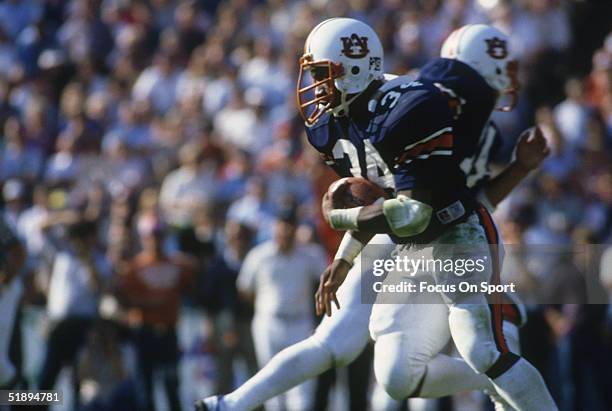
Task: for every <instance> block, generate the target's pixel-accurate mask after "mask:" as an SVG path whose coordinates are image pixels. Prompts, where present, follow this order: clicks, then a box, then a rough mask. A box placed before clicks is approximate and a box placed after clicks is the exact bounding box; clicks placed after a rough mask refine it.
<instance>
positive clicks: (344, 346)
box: [201, 19, 545, 410]
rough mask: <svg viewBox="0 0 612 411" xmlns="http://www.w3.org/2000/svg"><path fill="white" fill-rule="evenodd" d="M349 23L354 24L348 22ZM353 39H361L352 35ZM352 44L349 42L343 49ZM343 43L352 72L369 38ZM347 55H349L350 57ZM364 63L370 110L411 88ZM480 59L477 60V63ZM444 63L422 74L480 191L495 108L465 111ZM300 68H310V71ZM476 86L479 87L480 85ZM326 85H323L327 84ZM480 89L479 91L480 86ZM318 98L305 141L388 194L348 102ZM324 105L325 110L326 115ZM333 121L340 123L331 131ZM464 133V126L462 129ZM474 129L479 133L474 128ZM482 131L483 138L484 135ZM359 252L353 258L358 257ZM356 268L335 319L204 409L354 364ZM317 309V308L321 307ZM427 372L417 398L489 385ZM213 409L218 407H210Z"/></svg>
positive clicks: (466, 375) (251, 399)
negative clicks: (440, 95)
mask: <svg viewBox="0 0 612 411" xmlns="http://www.w3.org/2000/svg"><path fill="white" fill-rule="evenodd" d="M341 20H347V19H341ZM331 21H332V22H333V21H334V20H333V19H332V20H331ZM352 21H353V22H354V20H352ZM327 22H330V21H327ZM327 22H326V23H327ZM322 25H323V24H322ZM366 27H367V26H366ZM318 28H320V26H319V27H317V28H315V30H313V33H315V32H316V31H317V29H318ZM356 33H359V32H358V31H357V32H356ZM367 34H368V35H369V38H370V39H375V40H377V39H376V38H375V34H373V32H371V30H370V31H368V33H367ZM312 35H313V34H311V36H312ZM362 37H368V36H362ZM351 38H352V40H351V41H350V42H349V40H350V39H351ZM450 40H451V38H449V41H450ZM341 41H342V42H343V48H344V42H346V45H347V48H352V49H351V51H349V52H347V53H344V62H343V64H344V66H345V67H350V66H351V63H353V62H354V61H355V58H356V57H355V56H354V55H355V54H360V53H361V51H360V50H359V47H360V45H364V44H363V42H364V41H365V42H366V44H365V47H366V48H367V47H368V46H367V41H368V39H367V38H366V40H362V39H360V38H359V39H355V38H354V37H353V36H348V37H347V39H342V40H341ZM360 41H361V44H360ZM447 43H448V42H447ZM348 55H352V57H351V56H348ZM443 56H444V50H443ZM365 57H367V58H366V61H367V65H366V67H365V68H364V70H368V72H369V73H374V75H372V74H370V75H369V77H370V78H366V80H365V81H367V82H368V83H372V82H375V84H376V85H377V86H378V88H376V89H375V90H376V91H375V92H374V93H368V97H369V98H370V101H369V103H371V104H370V105H369V107H368V109H372V110H376V105H377V104H379V103H384V102H385V101H388V99H392V98H393V96H394V95H395V94H389V95H387V94H388V92H390V91H393V89H394V88H397V87H399V89H404V88H405V85H406V84H408V83H409V82H410V81H409V80H407V79H406V78H405V77H404V78H397V79H394V80H391V81H387V82H385V83H384V84H383V78H382V50H380V53H379V54H377V53H373V54H372V55H369V56H362V57H361V58H362V59H363V58H365ZM479 58H483V57H482V56H480V57H479ZM485 58H486V56H485ZM303 63H307V61H303ZM443 63H444V64H446V66H444V64H442V66H440V62H438V64H433V63H432V64H431V65H429V66H428V67H425V68H424V70H423V72H422V76H424V77H425V76H427V75H431V76H433V75H434V74H435V75H436V76H438V78H437V79H436V80H438V81H437V87H438V88H444V89H445V90H444V92H445V96H446V99H447V102H450V103H452V105H453V106H454V108H455V115H454V116H453V117H456V118H454V119H453V122H454V127H456V128H462V129H464V131H463V133H465V134H469V135H473V136H475V137H476V138H474V137H471V140H469V145H472V146H473V147H472V149H471V150H469V151H466V152H464V156H465V159H464V161H463V163H462V165H463V166H464V168H465V171H466V173H468V177H469V181H470V183H471V184H473V185H477V186H481V184H480V183H482V182H484V181H486V180H487V178H488V167H487V163H488V155H489V152H490V150H491V148H492V147H493V144H492V143H493V138H494V137H495V135H496V133H495V129H494V128H493V127H492V126H491V125H490V124H488V123H487V121H488V118H489V115H490V113H491V111H492V108H493V107H492V106H488V105H487V106H485V107H478V108H474V109H471V107H470V106H471V105H472V104H474V105H478V104H480V103H481V100H479V99H476V100H474V99H473V98H469V99H467V100H466V99H465V98H459V97H458V96H459V95H461V96H462V97H463V94H464V93H463V92H464V91H465V89H460V90H457V91H461V92H462V93H461V94H459V93H455V92H453V89H454V88H456V86H455V85H456V84H458V85H459V86H460V85H461V84H462V82H461V81H456V82H454V81H455V80H457V79H458V77H460V76H462V75H464V72H465V70H464V71H459V72H457V70H453V69H454V68H455V67H453V66H452V65H449V64H448V63H449V62H443ZM326 64H327V68H326V67H324V66H323V65H315V66H312V67H311V68H312V70H313V74H314V77H315V78H316V77H317V76H318V75H319V74H318V73H317V70H319V71H324V72H328V71H329V72H331V70H334V67H333V66H331V64H330V63H326ZM462 64H463V63H462ZM462 64H460V65H459V66H460V68H462V67H461V65H462ZM306 66H307V67H308V65H306ZM443 67H446V69H445V70H442V68H443ZM360 70H361V68H360ZM469 70H470V69H469V68H468V74H469V75H471V76H472V77H471V78H474V77H478V73H476V76H474V70H473V69H472V72H469ZM302 74H303V73H302ZM324 74H325V73H324ZM446 80H448V81H446ZM480 81H481V83H482V79H481V80H480ZM315 84H316V83H315ZM463 84H472V82H470V81H467V80H466V82H465V83H463ZM320 85H323V86H325V85H326V84H325V83H321V84H320ZM327 85H329V83H328V84H327ZM444 85H446V87H444ZM479 85H481V84H480V83H479ZM334 86H335V84H334ZM341 87H342V85H341ZM344 87H346V85H344ZM301 88H302V89H304V88H306V90H303V91H309V89H308V87H301ZM324 88H325V87H324ZM312 89H316V85H315V87H312V86H311V88H310V90H312ZM317 91H318V93H319V94H318V95H317V96H314V97H315V98H317V99H318V101H317V103H322V104H319V107H318V108H317V109H316V110H314V111H313V112H311V113H308V114H305V116H306V119H307V124H309V128H308V129H307V131H308V137H309V140H310V142H311V143H312V144H313V145H314V146H315V147H316V148H317V149H318V150H320V151H321V152H322V153H324V154H325V155H326V161H327V163H328V164H329V165H330V166H332V167H333V168H334V169H335V170H336V171H337V172H338V174H339V175H340V176H350V175H355V176H360V177H365V178H369V179H370V180H372V181H374V182H376V183H378V184H379V185H381V186H382V187H385V188H388V189H390V190H393V188H394V183H395V181H394V179H393V176H392V173H391V172H390V170H389V168H388V167H387V166H386V164H385V162H384V161H383V160H382V158H381V157H380V155H379V154H378V152H377V151H376V149H375V148H374V147H373V146H372V144H371V142H370V141H369V140H367V139H365V138H364V136H363V135H362V133H351V132H345V131H342V129H341V128H340V127H339V126H342V123H343V122H344V126H345V127H346V126H348V127H353V125H351V121H349V118H348V117H349V116H346V118H345V119H344V120H343V119H342V117H343V116H342V115H341V114H342V113H341V112H340V111H339V110H340V109H338V107H345V106H347V102H348V104H349V105H350V101H349V100H350V97H349V98H348V99H347V97H346V96H345V97H344V99H345V101H344V104H343V103H342V98H343V97H342V96H338V95H336V96H334V97H333V98H334V99H336V102H335V103H330V102H328V101H326V100H325V99H322V98H321V97H323V96H324V95H325V93H323V92H322V90H321V89H319V90H317ZM474 93H475V94H474V95H476V96H478V94H479V91H478V89H476V90H474ZM376 95H378V97H379V98H378V99H377V98H375V97H376ZM385 96H387V97H385ZM470 97H472V95H470ZM386 99H387V100H386ZM455 100H457V101H455ZM457 103H461V104H457ZM336 104H337V105H336ZM326 105H328V106H329V107H327V108H324V106H326ZM321 106H323V107H321ZM355 107H357V105H355ZM352 109H353V107H351V110H352ZM325 110H327V111H332V112H333V111H334V110H335V112H336V115H338V117H337V118H336V117H333V118H330V116H329V114H328V117H327V118H325V117H323V116H324V115H325V114H326V113H325ZM362 110H363V107H362ZM487 110H488V112H487ZM476 113H478V115H476ZM362 114H363V118H365V119H367V117H368V115H369V114H368V110H364V111H363V112H362ZM462 116H463V117H462ZM477 117H478V120H479V121H480V118H482V119H483V121H480V122H479V123H478V122H474V120H475V119H476V118H477ZM350 118H351V119H352V118H358V117H357V113H355V112H354V111H353V113H352V115H351V116H350ZM462 119H465V121H463V123H459V121H460V120H462ZM336 122H337V123H339V124H334V123H336ZM330 123H331V124H330ZM466 126H468V127H467V128H466ZM332 127H335V128H334V129H332V130H331V131H330V130H329V129H330V128H332ZM477 127H479V129H478V128H477ZM483 128H484V129H485V132H482V130H483ZM334 130H335V132H334ZM479 130H480V131H479ZM532 137H533V136H532ZM540 137H541V136H540ZM542 141H543V140H539V139H537V138H531V139H527V138H523V139H522V140H521V143H520V144H519V154H520V155H519V157H518V159H517V162H515V163H514V164H513V165H512V166H510V167H509V168H508V170H507V171H505V172H504V173H502V176H504V175H505V176H510V178H496V179H495V180H494V181H492V182H491V183H490V184H489V186H490V187H489V186H487V189H488V190H490V191H491V193H495V195H493V196H492V197H491V200H490V201H489V203H492V204H493V205H494V204H495V203H497V202H498V201H500V200H501V199H502V198H503V197H504V196H505V194H507V192H509V191H510V190H511V189H512V188H513V187H514V186H515V185H516V184H518V182H519V181H520V179H521V178H522V177H524V175H525V173H526V172H528V171H529V170H530V169H531V168H535V167H537V165H538V164H539V162H540V161H541V159H542V158H543V157H544V156H545V152H543V150H542V149H543V147H542ZM466 146H467V144H466ZM544 146H545V145H544ZM476 147H478V149H476ZM517 165H520V168H521V171H525V173H515V172H514V171H512V170H513V169H514V168H516V167H518V166H517ZM519 177H520V178H519ZM502 194H503V195H502ZM347 239H348V241H349V243H350V242H351V241H350V239H351V237H349V236H346V237H345V240H344V241H343V244H344V245H346V243H347ZM375 242H377V243H379V244H387V245H386V246H377V248H376V249H375V250H376V251H377V252H378V253H379V254H380V255H381V258H385V257H387V256H388V255H389V251H390V247H391V246H390V245H389V243H390V241H389V238H388V236H385V235H378V236H376V237H375ZM357 249H358V250H359V251H360V250H361V247H357V248H356V250H357ZM359 251H356V252H357V253H358V252H359ZM359 263H360V259H357V260H356V261H355V265H354V266H353V268H352V273H351V274H352V275H348V278H347V282H346V283H345V284H344V285H343V287H342V288H340V289H339V291H338V297H337V298H338V300H339V301H340V303H341V304H342V306H343V309H342V310H340V311H339V312H338V313H337V314H335V315H334V316H333V317H325V318H324V319H323V321H322V323H321V325H320V326H319V327H318V328H317V330H316V332H315V334H314V335H313V336H312V337H310V338H309V339H307V340H305V341H302V342H300V343H298V344H296V345H294V346H292V347H289V348H287V349H286V350H284V351H283V352H281V353H280V354H279V355H277V356H276V357H275V358H274V359H273V360H272V361H271V362H270V363H269V364H268V365H267V366H266V367H265V368H264V369H262V370H261V371H260V372H259V373H258V374H257V375H256V376H255V377H253V378H252V379H251V380H249V381H248V382H247V383H245V384H244V385H243V386H242V387H240V388H239V389H238V390H236V391H234V392H233V393H231V394H229V395H227V396H225V397H223V399H221V400H220V399H219V398H214V397H213V398H208V399H206V400H205V402H206V404H208V406H209V409H231V410H242V409H252V408H254V407H256V406H258V405H260V404H261V403H262V402H263V401H264V400H265V399H267V398H269V397H270V396H273V395H277V394H278V393H280V392H282V391H284V390H286V389H288V388H290V387H291V386H293V385H295V384H297V383H299V382H302V381H303V380H305V379H307V378H311V377H313V376H315V375H317V374H318V373H320V372H323V371H325V370H327V369H328V368H330V367H332V366H336V365H344V364H347V363H349V362H351V361H352V360H353V359H355V358H356V356H357V355H358V354H359V353H360V352H361V350H362V349H363V347H364V346H365V344H367V342H368V335H367V328H366V325H367V321H368V317H369V314H370V312H371V308H372V306H371V305H369V304H361V301H360V292H361V291H360V290H361V288H360V281H361V278H364V279H366V278H372V277H373V276H371V275H368V274H367V273H366V274H363V273H362V272H361V269H364V270H371V267H359ZM340 264H342V262H340ZM331 272H332V269H331V268H330V269H328V270H326V273H325V275H324V276H323V277H324V278H327V276H326V275H329V274H330V273H331ZM360 274H363V275H360ZM504 307H505V308H506V307H507V308H512V307H513V306H511V305H504ZM328 308H331V307H328ZM319 309H321V306H319ZM513 313H514V314H516V313H517V312H516V311H513ZM515 317H517V316H515ZM445 321H446V320H445ZM504 330H505V331H512V334H513V338H512V339H511V340H509V341H508V343H509V345H510V346H511V347H512V348H513V350H515V351H517V350H518V340H517V338H518V337H517V334H518V332H517V328H516V326H515V325H513V324H511V323H510V322H509V321H506V322H505V323H504ZM447 340H448V338H447ZM426 365H427V367H428V375H429V377H430V378H428V380H427V383H424V384H423V387H422V388H423V389H422V390H421V392H420V394H421V395H423V396H442V395H448V394H452V393H454V392H459V391H464V390H472V389H482V388H483V387H487V385H488V381H487V380H486V378H485V377H483V376H481V375H480V376H479V375H478V374H475V373H474V372H473V371H472V370H471V369H470V368H469V366H467V364H466V363H465V362H463V361H461V360H458V359H452V358H450V357H446V356H442V355H439V356H438V357H436V361H431V362H430V363H429V364H426ZM447 369H448V370H451V371H452V372H451V373H448V372H447V373H446V374H447V375H445V370H447ZM448 374H450V375H448ZM201 406H202V408H201V409H205V408H203V407H204V403H201ZM217 406H218V407H219V408H215V407H217Z"/></svg>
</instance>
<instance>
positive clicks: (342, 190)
mask: <svg viewBox="0 0 612 411" xmlns="http://www.w3.org/2000/svg"><path fill="white" fill-rule="evenodd" d="M380 198H382V199H387V198H389V195H388V194H387V192H386V191H385V190H383V189H382V188H381V187H379V186H378V185H376V184H374V183H373V182H371V181H369V180H366V179H365V178H360V177H345V178H341V179H340V180H336V181H334V182H333V183H332V184H330V186H329V188H328V189H327V192H326V193H325V195H324V196H323V202H322V204H321V210H322V212H323V216H324V217H325V220H328V217H327V216H328V214H329V212H330V211H331V210H333V209H336V208H353V207H360V206H366V205H370V204H373V203H374V202H376V201H377V200H378V199H380Z"/></svg>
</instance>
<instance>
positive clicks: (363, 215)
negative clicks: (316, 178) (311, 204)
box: [321, 184, 431, 244]
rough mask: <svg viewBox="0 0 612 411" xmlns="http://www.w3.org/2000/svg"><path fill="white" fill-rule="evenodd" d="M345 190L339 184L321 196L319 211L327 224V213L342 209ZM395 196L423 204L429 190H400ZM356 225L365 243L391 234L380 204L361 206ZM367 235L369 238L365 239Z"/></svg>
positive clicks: (428, 195) (344, 186) (345, 186)
mask: <svg viewBox="0 0 612 411" xmlns="http://www.w3.org/2000/svg"><path fill="white" fill-rule="evenodd" d="M347 188H348V184H340V185H338V187H337V188H336V190H335V191H334V192H333V193H332V194H331V195H330V194H329V193H325V195H324V196H323V201H322V203H321V209H322V212H323V218H325V221H327V223H328V224H329V213H330V212H331V211H332V210H334V209H336V208H343V207H342V200H341V199H342V198H343V197H344V190H346V189H347ZM397 195H405V196H406V197H414V198H417V197H418V200H419V201H421V202H424V203H427V202H428V199H429V198H430V197H431V195H430V191H429V190H418V193H417V192H416V191H413V190H402V191H399V192H397ZM357 225H358V227H359V230H358V232H360V233H364V234H363V235H364V236H366V237H364V238H366V239H367V241H370V239H371V238H372V237H373V236H374V235H375V234H389V233H392V232H393V231H392V230H391V227H389V223H388V222H387V218H386V217H385V215H384V214H383V208H382V204H371V205H367V206H363V207H362V208H361V210H359V216H358V218H357ZM366 233H367V234H366ZM368 235H369V237H367V236H368ZM362 243H363V244H367V242H366V243H364V242H363V241H362Z"/></svg>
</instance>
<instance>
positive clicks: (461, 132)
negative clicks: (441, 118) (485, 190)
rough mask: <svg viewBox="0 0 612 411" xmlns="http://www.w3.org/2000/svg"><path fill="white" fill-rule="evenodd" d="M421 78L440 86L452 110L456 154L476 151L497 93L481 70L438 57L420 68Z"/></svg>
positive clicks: (473, 153) (459, 155)
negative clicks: (479, 72)
mask: <svg viewBox="0 0 612 411" xmlns="http://www.w3.org/2000/svg"><path fill="white" fill-rule="evenodd" d="M418 80H419V81H423V82H429V83H432V84H434V85H435V86H437V87H438V88H439V89H440V90H441V91H442V92H443V93H444V94H446V95H447V97H448V100H449V103H450V105H451V108H452V110H453V120H454V121H453V128H454V130H453V131H454V135H455V138H456V142H455V154H456V155H457V157H458V158H460V159H461V161H463V160H464V159H466V158H471V157H473V156H474V155H476V152H477V151H478V150H479V145H480V138H481V135H482V133H483V130H484V129H485V126H486V125H487V123H488V122H489V118H490V117H491V112H492V111H493V109H494V107H495V103H496V100H497V94H496V92H495V90H493V88H491V86H489V85H488V84H487V82H486V81H485V80H484V78H482V76H481V75H480V74H478V72H477V71H476V70H474V69H473V68H471V67H470V66H468V65H467V64H465V63H462V62H461V61H457V60H451V59H445V58H437V59H435V60H433V61H431V62H429V63H428V64H426V65H425V66H423V67H422V68H421V70H420V73H419V77H418Z"/></svg>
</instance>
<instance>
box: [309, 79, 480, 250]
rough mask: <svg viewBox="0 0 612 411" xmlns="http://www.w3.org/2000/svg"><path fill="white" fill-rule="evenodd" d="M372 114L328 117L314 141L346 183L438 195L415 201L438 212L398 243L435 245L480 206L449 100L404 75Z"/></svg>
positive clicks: (313, 131)
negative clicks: (457, 150)
mask: <svg viewBox="0 0 612 411" xmlns="http://www.w3.org/2000/svg"><path fill="white" fill-rule="evenodd" d="M369 108H370V111H368V112H366V113H363V115H361V114H362V113H360V115H355V113H352V114H353V115H352V117H333V116H331V115H330V114H327V115H325V116H323V117H322V118H321V119H320V120H319V121H318V122H317V123H316V124H315V125H314V126H312V127H310V128H308V129H307V135H308V140H309V142H310V143H311V144H312V145H313V146H314V147H315V148H316V149H317V150H319V151H320V152H321V153H322V154H323V155H324V158H325V159H326V162H327V163H328V164H329V165H330V166H332V167H333V168H334V170H336V172H337V173H338V174H339V175H340V176H342V177H344V176H349V175H353V176H361V177H364V178H368V179H370V180H374V181H375V182H377V183H378V184H379V185H381V186H383V187H385V188H393V189H394V190H395V191H396V192H398V191H403V190H416V191H414V193H418V192H419V189H427V190H429V191H431V194H432V195H431V196H428V198H427V199H426V200H425V199H420V198H418V194H416V195H413V197H414V198H415V199H417V200H421V201H426V202H427V203H428V204H429V205H431V206H432V207H433V208H434V217H433V218H432V221H431V223H430V225H429V227H428V228H427V230H426V231H425V233H423V234H422V235H420V236H418V237H410V238H402V239H396V240H397V241H398V242H399V241H401V242H413V241H414V242H427V241H431V240H432V239H433V238H435V237H437V236H438V235H439V234H441V233H442V231H443V230H444V226H446V225H448V224H456V223H458V222H460V221H463V220H464V219H465V217H466V216H467V215H468V214H469V213H470V211H471V210H472V209H473V207H474V205H475V201H474V200H473V198H472V195H471V193H470V192H469V191H468V189H467V187H466V186H465V175H464V173H463V172H462V170H461V168H460V167H459V158H458V157H457V156H456V155H455V154H454V136H453V112H452V110H451V109H450V108H449V105H448V98H447V96H445V95H444V94H443V93H442V92H441V91H440V89H439V88H438V87H436V86H435V85H433V84H432V83H428V82H420V81H410V80H409V79H407V78H406V77H400V78H397V79H395V80H393V81H391V82H388V83H386V84H384V85H383V86H382V87H381V88H380V89H379V90H378V91H377V92H376V93H375V95H374V97H373V99H372V100H371V101H370V105H369ZM347 147H348V150H347ZM342 148H344V150H343V149H342ZM353 148H354V152H353ZM376 180H378V181H376ZM449 207H450V208H449Z"/></svg>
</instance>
